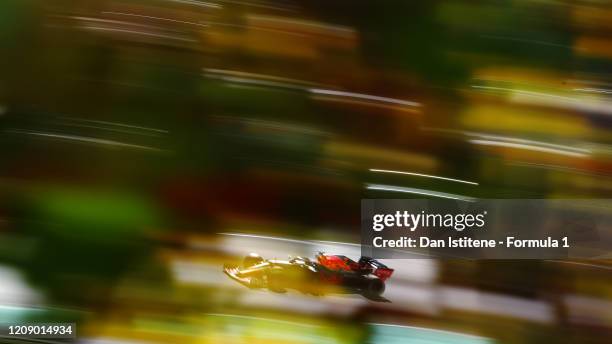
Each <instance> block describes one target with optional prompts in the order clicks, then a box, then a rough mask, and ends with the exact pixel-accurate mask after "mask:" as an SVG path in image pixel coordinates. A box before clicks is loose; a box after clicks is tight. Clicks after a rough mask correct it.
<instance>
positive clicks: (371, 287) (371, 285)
mask: <svg viewBox="0 0 612 344" xmlns="http://www.w3.org/2000/svg"><path fill="white" fill-rule="evenodd" d="M364 292H365V293H366V294H367V295H368V296H380V295H382V293H384V292H385V282H383V281H381V280H380V279H378V278H370V279H369V280H368V283H367V285H366V289H365V290H364Z"/></svg>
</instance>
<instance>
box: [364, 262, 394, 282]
mask: <svg viewBox="0 0 612 344" xmlns="http://www.w3.org/2000/svg"><path fill="white" fill-rule="evenodd" d="M358 264H359V266H360V268H361V269H364V270H365V269H368V268H370V269H372V274H373V275H375V276H376V277H378V278H380V279H381V280H382V281H383V282H384V281H385V280H387V279H388V278H389V277H391V275H393V269H391V268H389V267H388V266H386V265H385V264H383V263H381V262H379V261H378V260H376V259H373V258H370V257H361V258H359V262H358Z"/></svg>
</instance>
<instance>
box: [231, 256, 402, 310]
mask: <svg viewBox="0 0 612 344" xmlns="http://www.w3.org/2000/svg"><path fill="white" fill-rule="evenodd" d="M223 271H224V272H225V274H227V275H228V276H229V277H230V278H232V279H233V280H235V281H237V282H239V283H241V284H242V285H245V286H247V287H249V288H267V289H269V290H271V291H274V292H285V291H286V290H287V289H294V290H297V291H300V292H302V293H305V294H312V295H323V294H328V293H333V292H336V291H344V292H350V293H358V294H361V295H363V296H365V297H367V298H369V299H373V300H379V299H380V296H381V294H382V293H383V292H384V291H385V281H386V280H387V279H388V278H389V277H391V275H392V274H393V269H390V268H388V267H387V266H386V265H384V264H382V263H380V262H379V261H377V260H375V259H372V258H368V257H361V258H360V259H359V261H358V262H355V261H353V260H351V259H350V258H348V257H346V256H342V255H327V254H324V253H318V254H317V255H316V261H312V260H310V259H309V258H304V257H289V260H277V259H268V260H265V259H263V258H262V257H261V256H259V255H258V254H255V253H251V254H249V255H248V256H246V257H245V258H244V260H243V263H242V266H237V265H225V266H224V268H223ZM379 301H380V300H379Z"/></svg>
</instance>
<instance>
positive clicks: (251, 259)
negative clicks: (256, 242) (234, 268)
mask: <svg viewBox="0 0 612 344" xmlns="http://www.w3.org/2000/svg"><path fill="white" fill-rule="evenodd" d="M263 261H264V259H263V258H262V257H261V256H260V255H258V254H257V253H249V254H248V255H247V256H246V257H244V260H243V261H242V267H243V268H244V269H248V268H250V267H252V266H255V265H257V264H260V263H262V262H263Z"/></svg>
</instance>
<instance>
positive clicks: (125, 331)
mask: <svg viewBox="0 0 612 344" xmlns="http://www.w3.org/2000/svg"><path fill="white" fill-rule="evenodd" d="M611 42H612V4H611V3H610V2H606V1H587V0H580V1H569V0H557V1H541V0H507V1H484V0H481V1H463V0H421V1H376V0H359V1H355V0H333V1H329V0H308V1H297V0H56V1H24V0H1V1H0V53H1V54H2V57H1V58H0V150H2V159H1V161H2V168H0V325H2V324H6V323H9V322H11V323H12V322H16V321H23V322H28V323H37V322H42V323H49V322H76V323H78V330H77V337H78V340H77V342H81V343H152V344H160V343H185V344H191V343H228V344H229V343H232V344H233V343H248V344H257V343H266V344H276V343H279V344H280V343H282V344H287V343H339V344H357V343H377V344H378V343H384V344H395V343H422V344H425V343H460V344H463V343H466V344H467V343H474V344H483V343H487V344H492V343H543V342H545V343H581V344H582V343H589V344H591V343H608V342H610V338H611V335H610V334H611V333H612V323H611V322H610V319H611V315H610V307H611V306H610V302H612V301H611V299H612V297H611V295H612V286H611V284H610V281H611V280H612V279H611V273H612V263H611V261H610V258H612V255H609V254H608V255H602V256H601V259H598V260H592V261H571V260H565V261H541V260H533V261H528V260H524V261H489V260H473V261H472V260H469V261H468V260H459V259H424V255H423V253H422V252H403V254H404V256H407V257H408V258H409V259H403V260H400V259H390V260H384V261H383V262H382V263H383V264H385V265H388V266H389V267H391V268H393V269H394V273H393V277H392V278H391V279H389V282H388V284H386V288H387V289H386V291H385V292H384V299H376V300H372V299H368V298H365V297H362V296H361V295H351V294H348V293H346V292H345V291H343V290H342V289H341V288H338V290H335V289H334V290H332V291H330V293H329V295H324V296H313V295H310V294H302V293H300V292H297V291H287V292H286V293H280V292H274V291H272V290H267V289H249V288H247V287H245V286H243V285H240V284H237V283H233V281H232V280H230V279H229V278H228V277H227V276H225V275H224V273H223V267H224V264H234V265H237V266H240V265H242V264H243V258H244V257H245V255H247V254H249V253H251V252H256V253H259V254H260V255H262V257H264V258H266V259H273V258H278V259H286V258H287V257H288V256H289V255H291V256H293V257H295V256H302V257H306V258H310V259H312V258H313V257H314V255H315V254H317V253H318V252H319V251H323V252H326V253H331V254H341V255H345V256H347V257H349V258H351V259H353V260H355V259H358V258H359V255H360V254H361V250H360V246H359V245H358V243H360V230H359V226H360V223H361V218H360V214H359V209H360V200H361V199H377V198H399V199H404V198H405V199H412V198H425V199H436V198H446V199H453V200H461V201H465V202H470V201H473V200H475V199H479V198H508V199H522V198H525V199H548V198H566V199H573V198H576V199H609V198H612V117H611V115H612V74H611V71H612V43H611ZM460 203H461V204H462V205H468V204H464V202H460ZM598 211H600V212H609V211H610V209H607V208H606V209H599V210H598ZM520 220H521V219H520V218H517V221H520ZM560 220H562V219H560ZM611 228H612V226H609V224H606V227H605V228H599V229H598V230H599V232H598V234H597V235H592V234H590V233H589V232H588V231H585V232H584V233H583V232H581V234H580V236H581V238H582V239H584V240H586V241H591V242H593V243H595V244H597V245H598V247H606V245H608V247H609V246H610V245H611V244H612V234H611V233H612V230H610V229H611ZM525 230H526V231H531V230H533V229H532V228H526V229H525ZM393 253H396V252H395V251H394V252H393ZM306 287H311V286H309V285H307V286H306ZM5 341H6V340H5V338H0V342H5Z"/></svg>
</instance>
